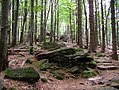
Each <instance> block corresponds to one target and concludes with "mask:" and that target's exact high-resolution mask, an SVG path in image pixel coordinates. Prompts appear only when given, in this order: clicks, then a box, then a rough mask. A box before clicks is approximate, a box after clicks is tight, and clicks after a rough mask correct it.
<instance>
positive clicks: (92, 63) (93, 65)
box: [88, 61, 97, 69]
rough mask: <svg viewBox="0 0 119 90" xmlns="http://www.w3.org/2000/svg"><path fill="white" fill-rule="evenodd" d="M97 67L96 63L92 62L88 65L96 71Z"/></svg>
mask: <svg viewBox="0 0 119 90" xmlns="http://www.w3.org/2000/svg"><path fill="white" fill-rule="evenodd" d="M96 66H97V63H96V61H91V62H89V63H88V67H90V68H94V69H95V67H96Z"/></svg>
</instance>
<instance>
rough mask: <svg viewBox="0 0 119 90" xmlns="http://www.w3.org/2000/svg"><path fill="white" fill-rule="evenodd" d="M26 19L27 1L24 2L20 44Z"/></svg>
mask: <svg viewBox="0 0 119 90" xmlns="http://www.w3.org/2000/svg"><path fill="white" fill-rule="evenodd" d="M26 19H27V0H25V8H24V19H23V25H22V29H21V36H20V43H23V38H24V37H23V36H24V27H25V23H26Z"/></svg>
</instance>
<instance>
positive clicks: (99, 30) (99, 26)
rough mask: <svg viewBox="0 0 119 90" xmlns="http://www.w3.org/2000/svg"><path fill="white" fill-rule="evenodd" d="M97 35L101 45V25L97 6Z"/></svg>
mask: <svg viewBox="0 0 119 90" xmlns="http://www.w3.org/2000/svg"><path fill="white" fill-rule="evenodd" d="M98 3H99V2H98ZM98 34H99V35H98V38H99V44H100V45H101V24H100V10H99V6H98Z"/></svg>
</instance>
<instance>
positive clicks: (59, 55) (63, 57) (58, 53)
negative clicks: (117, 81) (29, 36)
mask: <svg viewBox="0 0 119 90" xmlns="http://www.w3.org/2000/svg"><path fill="white" fill-rule="evenodd" d="M36 58H37V59H38V60H41V59H49V62H55V63H62V64H63V63H68V64H73V65H75V64H79V63H81V62H84V63H86V62H91V61H93V58H92V57H89V56H88V54H87V53H85V52H84V51H83V50H82V49H76V48H62V49H57V50H54V51H50V52H47V53H41V54H39V55H36Z"/></svg>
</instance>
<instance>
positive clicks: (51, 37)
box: [50, 0, 54, 42]
mask: <svg viewBox="0 0 119 90" xmlns="http://www.w3.org/2000/svg"><path fill="white" fill-rule="evenodd" d="M53 10H54V8H53V0H51V31H50V42H53V22H54V19H53V18H54V12H53Z"/></svg>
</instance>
